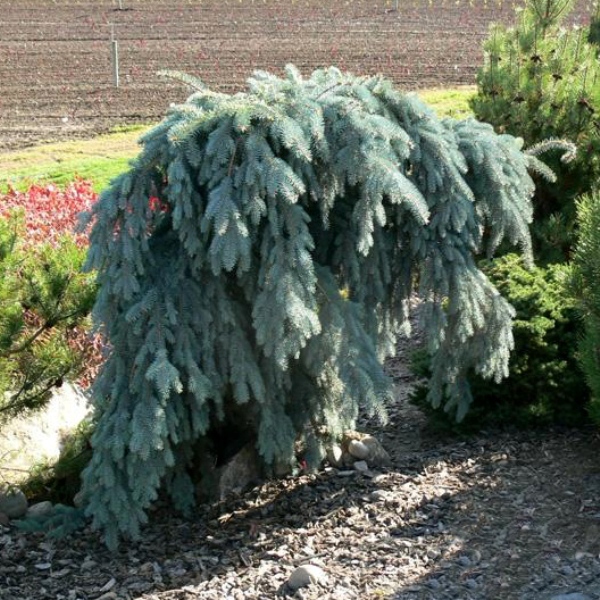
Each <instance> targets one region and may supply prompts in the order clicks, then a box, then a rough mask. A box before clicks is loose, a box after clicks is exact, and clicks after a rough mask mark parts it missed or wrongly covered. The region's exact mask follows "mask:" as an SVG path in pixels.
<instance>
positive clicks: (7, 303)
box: [0, 211, 96, 419]
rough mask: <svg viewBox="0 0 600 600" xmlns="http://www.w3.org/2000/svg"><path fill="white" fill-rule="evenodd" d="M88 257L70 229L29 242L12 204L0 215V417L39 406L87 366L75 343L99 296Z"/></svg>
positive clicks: (83, 350)
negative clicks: (86, 262) (47, 239)
mask: <svg viewBox="0 0 600 600" xmlns="http://www.w3.org/2000/svg"><path fill="white" fill-rule="evenodd" d="M85 256H86V250H85V249H84V248H82V247H80V246H79V245H78V244H77V241H76V239H75V238H74V237H73V236H69V235H67V234H65V235H62V236H57V237H56V238H55V240H54V241H53V242H52V243H41V242H35V243H34V242H31V241H29V240H28V238H27V235H26V232H25V224H24V220H23V218H22V215H19V214H17V213H15V212H14V211H10V212H8V213H6V214H5V215H4V217H3V218H2V219H1V220H0V419H7V418H9V417H12V416H14V415H18V414H21V413H23V412H25V411H28V410H35V409H38V408H40V407H42V406H43V405H44V404H45V403H46V401H47V400H48V399H49V397H50V395H51V393H52V390H53V389H54V388H55V387H57V386H60V385H61V383H62V382H63V381H67V380H74V379H76V378H77V376H78V375H79V374H80V373H81V372H82V371H83V370H84V368H85V365H84V358H85V356H86V349H85V348H82V349H79V348H77V347H75V346H74V345H73V343H72V342H73V339H74V337H76V335H75V332H77V330H78V328H80V327H83V328H84V329H85V326H86V323H87V319H88V317H89V313H90V311H91V307H92V305H93V303H94V300H95V297H96V286H95V283H94V276H93V275H91V274H83V273H81V268H82V265H83V262H84V260H85Z"/></svg>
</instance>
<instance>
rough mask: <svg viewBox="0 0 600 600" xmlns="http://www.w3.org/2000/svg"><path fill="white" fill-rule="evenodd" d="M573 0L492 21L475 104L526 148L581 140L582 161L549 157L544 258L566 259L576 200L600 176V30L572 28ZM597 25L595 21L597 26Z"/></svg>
mask: <svg viewBox="0 0 600 600" xmlns="http://www.w3.org/2000/svg"><path fill="white" fill-rule="evenodd" d="M572 4H573V2H572V1H571V0H528V1H527V3H526V8H525V9H524V10H523V11H522V12H521V13H520V14H519V16H518V19H517V25H516V26H515V27H513V28H508V29H507V28H505V27H504V26H501V25H495V26H493V27H492V29H491V32H490V36H489V38H488V40H487V41H486V42H485V44H484V52H485V65H484V67H483V68H482V69H480V71H479V73H478V79H477V81H478V92H477V95H476V96H475V97H474V98H473V100H472V102H471V107H472V109H473V111H474V112H475V115H476V117H477V118H478V119H480V120H482V121H487V122H488V123H491V124H492V125H493V126H494V127H495V129H496V130H497V131H498V132H500V133H510V134H512V135H517V136H521V137H522V138H523V139H524V141H525V145H526V146H530V145H533V144H536V143H538V142H540V141H542V140H546V139H549V138H564V139H568V140H570V141H572V142H574V143H576V144H577V146H578V156H577V159H576V160H574V161H572V162H571V163H569V164H562V163H561V161H560V157H559V156H556V157H554V159H552V160H547V162H548V164H549V166H550V167H551V168H552V169H553V170H554V171H555V173H556V174H557V175H558V182H557V183H556V184H553V185H552V186H550V185H547V184H546V183H544V182H543V181H539V182H536V193H535V196H534V226H533V229H532V234H533V238H534V250H535V251H536V256H537V258H538V260H539V261H542V262H561V261H563V260H565V259H566V258H568V256H569V253H570V250H571V248H572V246H573V243H574V239H575V238H574V223H575V203H574V199H575V198H576V197H577V196H579V195H581V194H582V193H587V192H589V191H590V190H591V189H592V187H593V186H594V184H595V182H596V181H597V179H598V177H599V176H600V130H599V127H600V121H599V119H598V114H599V113H598V109H599V108H600V77H598V75H599V74H600V66H599V63H598V60H597V46H594V45H592V44H590V43H589V41H588V38H591V39H595V38H594V36H595V35H596V33H595V29H594V30H593V31H592V30H590V28H565V27H562V25H561V22H562V19H563V18H564V17H565V16H566V15H567V14H568V12H569V10H570V9H571V7H572ZM594 27H596V25H594Z"/></svg>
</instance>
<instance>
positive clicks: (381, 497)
mask: <svg viewBox="0 0 600 600" xmlns="http://www.w3.org/2000/svg"><path fill="white" fill-rule="evenodd" d="M370 497H371V500H374V501H375V502H385V500H387V498H388V492H386V491H385V490H375V491H374V492H371V496H370Z"/></svg>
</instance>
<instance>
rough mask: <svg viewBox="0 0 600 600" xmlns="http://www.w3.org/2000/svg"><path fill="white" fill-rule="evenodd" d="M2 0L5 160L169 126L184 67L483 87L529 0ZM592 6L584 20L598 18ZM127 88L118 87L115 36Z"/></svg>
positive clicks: (221, 75) (237, 81) (0, 105)
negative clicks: (486, 58)
mask: <svg viewBox="0 0 600 600" xmlns="http://www.w3.org/2000/svg"><path fill="white" fill-rule="evenodd" d="M394 4H395V2H394V1H393V0H351V1H346V2H341V1H339V0H175V1H173V2H171V1H170V2H164V1H161V0H122V6H123V10H119V3H118V2H117V1H116V0H112V1H111V0H61V2H56V1H55V0H20V1H19V2H14V1H13V0H0V81H2V93H1V94H0V152H2V151H7V150H11V149H16V148H22V147H25V146H30V145H33V144H38V143H40V142H46V141H55V140H64V139H73V138H74V137H80V138H81V137H90V136H91V135H93V134H97V133H100V132H105V131H107V130H109V129H111V128H113V127H115V126H116V125H122V124H131V123H138V122H143V123H147V122H151V121H156V120H159V119H160V118H162V116H163V115H164V114H165V112H166V110H167V109H168V106H169V104H170V103H171V102H182V101H183V100H184V99H185V97H186V96H187V93H188V92H187V90H186V89H185V87H183V86H182V85H181V84H175V83H172V82H167V81H165V80H163V79H161V78H159V77H158V76H157V72H158V71H159V70H163V69H174V70H178V71H183V72H186V73H189V74H192V75H195V76H197V77H200V78H201V79H202V80H203V81H204V82H205V83H207V84H209V85H210V86H212V87H213V88H214V89H217V90H220V91H225V92H235V91H238V90H240V89H242V88H243V87H244V82H245V80H246V79H247V77H249V76H250V75H251V73H252V72H253V71H254V70H255V69H266V70H269V71H273V72H277V73H279V72H281V70H282V68H283V67H284V65H285V64H287V63H294V64H295V65H296V66H297V67H298V68H300V69H301V70H302V72H303V73H305V74H308V73H310V72H311V71H312V70H313V69H315V68H318V67H324V66H329V65H336V66H338V67H340V68H341V69H344V70H349V71H352V72H354V73H356V74H363V75H374V74H378V73H381V74H383V75H385V76H386V77H388V78H390V79H392V80H393V81H394V82H395V83H396V84H398V85H399V86H400V87H402V88H404V89H407V90H415V89H420V88H431V87H436V86H439V87H442V86H456V85H462V84H473V83H474V82H475V73H476V70H477V67H478V66H479V65H480V64H481V62H482V58H483V54H482V50H481V44H482V42H483V40H484V38H485V36H486V35H487V32H488V27H489V25H490V23H491V22H492V21H503V22H506V23H509V22H512V21H513V20H514V7H515V6H518V5H520V4H522V0H401V1H400V2H399V3H398V5H399V7H398V10H394ZM587 5H588V0H579V2H578V9H577V11H576V12H575V14H574V15H573V20H576V21H585V19H586V13H587V12H588V11H587V10H586V9H587ZM113 35H114V39H115V40H116V41H117V42H118V54H119V66H120V68H119V74H120V81H119V83H120V85H119V87H115V86H114V83H113V71H112V68H111V36H113Z"/></svg>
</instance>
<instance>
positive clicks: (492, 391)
mask: <svg viewBox="0 0 600 600" xmlns="http://www.w3.org/2000/svg"><path fill="white" fill-rule="evenodd" d="M482 270H483V271H484V273H485V274H486V275H487V276H488V277H489V278H490V279H491V281H492V283H493V284H494V285H495V286H496V288H497V289H498V291H499V292H500V293H501V294H502V295H503V296H504V297H505V298H506V299H507V300H508V301H509V302H510V303H511V304H512V305H513V307H514V308H515V310H516V317H515V320H514V325H513V335H514V339H515V348H514V350H513V352H512V353H511V359H510V365H509V369H510V375H509V377H508V378H507V379H505V380H503V381H502V382H501V383H494V382H493V381H489V380H484V379H482V378H480V377H478V376H476V375H474V374H473V375H472V376H471V377H470V378H469V382H470V385H471V391H472V393H473V399H474V400H473V404H472V405H471V408H470V410H469V412H468V413H467V415H466V417H465V419H464V420H463V421H462V422H461V423H460V424H458V425H457V424H456V421H455V419H454V414H452V413H447V412H444V410H443V409H442V408H439V409H434V408H432V407H431V405H429V404H428V403H427V402H425V395H426V387H425V386H423V387H420V388H419V389H417V390H416V392H415V394H414V395H413V398H412V399H413V401H414V402H415V403H416V404H418V405H419V406H421V407H422V408H423V409H424V410H425V411H426V412H427V413H428V414H429V415H430V417H431V419H432V424H433V425H435V426H437V427H438V428H446V429H454V430H457V431H458V430H460V431H464V432H466V431H473V430H477V429H481V428H484V427H490V426H516V427H530V426H535V425H548V424H561V425H577V424H580V423H582V422H584V421H585V419H586V406H587V399H588V398H589V392H588V389H587V387H586V385H585V380H584V378H583V375H582V373H581V371H580V369H579V367H578V364H577V360H576V357H575V355H576V350H577V343H578V335H579V322H578V316H577V310H576V305H575V300H574V299H573V298H572V297H571V296H570V292H569V290H568V289H567V284H568V282H569V270H568V268H567V267H566V266H563V265H550V266H548V267H546V268H541V267H534V268H531V269H526V268H525V267H524V265H523V262H522V259H521V258H520V257H518V256H516V255H514V254H509V255H507V256H504V257H502V258H499V259H496V260H494V261H489V262H485V263H484V264H483V265H482ZM414 362H415V364H414V369H415V371H417V372H418V373H419V374H420V375H426V370H427V365H428V359H427V356H425V355H423V354H420V355H418V356H416V357H415V361H414Z"/></svg>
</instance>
